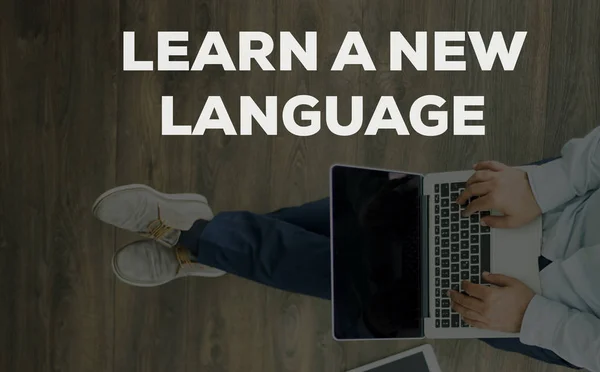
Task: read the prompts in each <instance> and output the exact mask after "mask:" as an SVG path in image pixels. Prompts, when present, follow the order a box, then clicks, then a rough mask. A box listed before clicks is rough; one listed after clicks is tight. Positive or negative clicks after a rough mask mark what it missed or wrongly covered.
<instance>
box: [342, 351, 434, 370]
mask: <svg viewBox="0 0 600 372" xmlns="http://www.w3.org/2000/svg"><path fill="white" fill-rule="evenodd" d="M349 372H441V370H440V366H439V364H438V362H437V359H436V357H435V353H434V352H433V348H432V347H431V345H428V344H425V345H422V346H419V347H416V348H414V349H411V350H408V351H405V352H402V353H400V354H396V355H392V356H390V357H387V358H384V359H381V360H379V361H376V362H373V363H370V364H367V365H364V366H362V367H358V368H355V369H353V370H351V371H349Z"/></svg>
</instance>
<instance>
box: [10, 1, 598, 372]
mask: <svg viewBox="0 0 600 372" xmlns="http://www.w3.org/2000/svg"><path fill="white" fill-rule="evenodd" d="M127 30H134V31H136V33H137V43H138V45H137V46H138V53H140V55H143V56H148V57H150V58H153V57H154V56H155V54H156V52H155V50H156V46H155V45H156V32H157V31H160V30H187V31H190V50H192V51H194V50H197V48H198V47H199V45H200V43H201V41H202V38H203V35H204V34H205V33H206V32H207V31H208V30H218V31H221V33H222V35H224V37H225V39H226V41H227V43H228V45H231V46H233V47H231V49H232V54H234V60H235V58H236V57H235V56H237V52H236V51H235V49H236V48H235V46H236V45H237V44H236V39H237V35H238V34H237V32H238V31H242V30H262V31H266V32H269V33H272V34H273V35H275V34H276V32H278V31H284V30H289V31H292V32H294V33H297V34H299V33H301V32H303V31H305V30H317V31H318V32H319V67H320V71H319V72H306V71H304V70H303V69H300V68H296V69H295V71H294V72H261V71H259V70H254V71H252V72H228V73H224V72H223V71H221V70H219V69H216V68H210V69H208V70H207V71H204V72H188V73H185V72H182V73H168V72H123V71H122V54H121V35H122V34H121V33H122V31H127ZM351 30H360V31H362V34H363V36H364V38H365V40H366V42H367V44H368V46H369V48H371V51H372V52H373V51H375V52H374V53H372V54H373V56H374V59H375V63H376V65H377V67H378V68H379V71H378V72H363V71H360V70H359V69H358V68H347V69H346V70H345V71H344V72H338V73H331V72H327V71H326V70H327V68H328V67H329V66H330V65H331V62H332V61H333V58H334V56H335V52H336V50H337V48H338V47H339V45H340V43H341V41H342V39H343V36H344V35H345V33H346V32H347V31H351ZM392 30H398V31H403V32H405V33H406V34H407V35H409V34H410V33H412V32H414V31H415V30H426V31H430V32H433V31H440V30H463V31H464V30H469V31H470V30H481V31H482V32H483V34H484V36H485V35H487V36H489V35H490V33H491V31H495V30H500V31H506V32H507V33H511V34H512V32H514V31H517V30H526V31H528V32H529V35H528V39H527V41H526V44H525V47H524V50H523V53H522V55H521V58H520V60H519V63H518V65H517V68H516V71H514V72H500V71H497V70H496V71H495V72H481V71H477V70H478V69H476V68H471V67H469V68H470V70H469V72H464V73H444V72H434V71H429V72H416V71H414V69H413V70H411V69H408V70H407V71H404V72H386V69H387V67H388V64H387V61H386V60H387V52H386V51H387V37H388V33H389V31H392ZM599 37H600V2H598V1H596V0H586V1H584V0H554V1H551V0H530V1H527V2H524V1H521V0H488V1H485V2H482V1H476V0H472V1H471V0H455V1H451V0H448V1H437V0H411V1H408V0H405V1H398V0H395V1H391V0H263V1H258V0H248V1H233V0H177V1H168V0H153V1H141V0H104V1H75V0H56V1H54V0H53V1H50V0H29V1H17V0H12V1H11V0H3V1H2V2H1V5H0V42H1V44H0V125H1V127H0V153H1V155H0V180H1V181H0V182H1V188H0V193H1V203H2V204H1V208H0V279H1V280H0V304H1V305H0V370H2V371H7V372H9V371H10V372H12V371H27V372H33V371H62V372H68V371H73V372H84V371H94V372H96V371H102V372H104V371H115V372H121V371H144V372H153V371H156V372H158V371H161V372H162V371H189V372H192V371H211V372H212V371H214V372H242V371H243V372H263V371H274V372H285V371H294V372H295V371H307V372H319V371H342V370H345V369H347V368H351V367H355V366H357V365H360V364H362V363H366V362H369V361H372V360H375V359H377V358H380V357H383V356H386V355H390V354H392V353H394V352H398V351H401V350H405V349H407V348H410V347H412V346H414V345H417V344H421V343H423V342H425V341H414V342H359V343H337V342H333V341H332V338H331V329H330V327H331V325H330V319H329V317H330V305H329V303H327V302H325V301H321V300H315V299H312V298H308V297H304V296H300V295H294V294H290V293H284V292H281V291H278V290H274V289H270V288H266V287H264V286H261V285H258V284H255V283H252V282H249V281H246V280H242V279H239V278H236V277H233V276H225V277H222V278H219V279H216V280H202V279H189V280H188V279H186V280H179V281H176V282H173V283H170V284H168V285H165V286H163V287H161V288H155V289H137V288H132V287H128V286H126V285H124V284H121V283H120V282H118V281H117V280H115V278H114V277H113V274H112V271H111V266H110V262H111V255H112V253H113V251H114V250H115V249H116V248H118V247H119V246H121V245H122V244H124V243H127V242H129V241H131V240H132V239H135V237H134V236H132V235H129V234H127V233H123V232H120V231H115V230H114V229H112V228H110V227H109V226H106V225H103V224H101V223H100V222H98V221H97V220H95V219H94V218H93V216H92V215H91V212H90V208H91V204H92V202H93V201H94V199H95V198H96V197H97V196H98V195H99V194H100V193H101V192H103V191H104V190H106V189H108V188H110V187H113V186H115V185H120V184H126V183H132V182H137V183H148V184H150V185H152V186H154V187H157V188H159V189H161V190H165V191H167V192H181V191H186V192H200V193H203V194H204V195H206V196H207V197H208V198H209V199H210V201H211V203H212V205H213V206H214V209H215V210H216V211H223V210H231V209H250V210H253V211H258V212H262V211H268V210H270V209H274V208H277V207H280V206H286V205H291V204H296V203H302V202H305V201H309V200H312V199H315V198H319V197H322V196H325V195H326V194H327V184H328V178H327V170H328V167H329V165H330V164H331V163H333V162H344V163H356V164H364V165H373V166H383V167H389V168H398V169H408V170H412V171H420V172H429V171H442V170H451V169H452V170H454V169H460V168H464V167H468V166H470V165H471V164H472V163H473V162H474V161H476V160H480V159H487V158H494V159H498V160H501V161H505V162H509V163H511V164H519V163H525V162H530V161H534V160H537V159H540V158H543V157H548V156H553V155H556V154H557V152H558V151H559V149H560V147H561V145H562V144H563V143H564V142H565V141H566V140H567V139H569V138H571V137H573V136H579V135H583V134H585V133H586V132H587V131H589V130H590V129H591V128H592V127H594V126H596V125H597V123H599V122H600V105H598V102H599V101H600V41H599V40H600V38H599ZM475 61H476V60H475V59H474V55H473V53H472V51H471V50H467V63H468V64H469V65H470V66H476V65H474V63H475ZM303 93H305V94H311V95H314V96H315V97H317V98H319V99H321V100H324V97H325V96H326V95H337V96H339V97H340V102H344V100H345V101H346V103H342V104H341V105H343V106H345V107H346V108H348V102H349V97H350V96H351V95H363V96H365V97H366V98H365V111H366V112H372V110H373V109H374V106H375V104H376V101H377V99H378V97H379V96H381V95H393V96H395V97H396V98H397V99H398V100H399V101H400V102H401V104H402V107H401V109H402V110H404V111H403V112H406V109H407V108H408V107H409V106H410V104H411V103H412V102H413V101H414V100H415V99H416V98H417V97H419V96H422V95H424V94H439V95H441V96H442V97H445V98H446V99H450V97H451V96H455V95H485V96H486V108H485V124H486V127H487V131H488V134H487V135H486V136H485V137H452V136H451V135H449V134H448V135H443V136H441V137H433V138H427V137H422V136H418V135H416V134H413V135H411V136H408V137H400V136H397V135H395V134H393V133H390V132H389V131H388V132H387V133H386V132H381V133H380V134H379V135H378V136H376V137H365V136H363V135H356V136H352V137H347V138H341V137H334V136H333V135H331V134H330V133H329V132H328V131H326V130H323V131H321V132H320V133H319V134H318V135H316V136H313V137H307V138H299V137H294V136H292V135H290V134H288V133H287V132H286V131H284V130H282V131H281V134H280V135H278V136H276V137H268V136H266V135H264V134H260V133H259V134H256V135H253V136H252V137H242V136H239V137H237V136H235V137H231V136H230V137H226V136H224V135H222V134H220V133H212V132H209V133H208V134H207V135H205V136H203V137H193V138H192V137H161V135H160V126H161V105H160V97H161V96H162V95H173V96H174V97H175V98H174V99H175V113H176V114H175V119H176V121H177V122H181V123H183V122H187V123H194V122H195V120H196V119H197V116H198V114H199V113H200V109H201V107H202V105H203V102H204V100H205V99H206V97H207V96H208V95H221V96H222V97H223V99H224V100H225V103H226V105H227V106H228V110H229V113H230V115H231V116H232V117H233V118H235V117H237V115H238V114H239V107H238V99H239V98H238V97H239V96H240V95H252V96H253V97H256V98H257V99H258V98H260V97H264V96H266V95H278V96H279V97H280V100H281V101H284V100H287V99H288V98H289V97H291V96H293V95H297V94H303ZM320 107H321V108H322V106H320ZM340 111H341V117H342V118H343V119H348V118H349V110H348V109H347V110H344V109H340ZM234 121H236V122H237V120H234ZM432 344H433V345H434V347H435V350H436V352H437V355H438V357H439V360H440V363H441V365H442V369H443V370H444V371H446V372H449V371H460V372H464V371H466V372H468V371H490V372H491V371H513V372H519V371H540V372H541V371H546V372H549V371H559V370H561V369H559V368H554V367H550V366H547V365H544V364H541V363H538V362H536V361H534V360H531V359H527V358H525V357H522V356H518V355H514V354H509V353H505V352H500V351H495V350H493V349H491V348H489V347H487V346H486V345H484V344H483V343H481V342H479V341H477V340H468V341H432Z"/></svg>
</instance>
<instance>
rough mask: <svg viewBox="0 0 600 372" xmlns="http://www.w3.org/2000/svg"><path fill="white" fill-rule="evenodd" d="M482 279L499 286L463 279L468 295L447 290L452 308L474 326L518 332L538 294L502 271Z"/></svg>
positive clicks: (486, 275) (463, 286)
mask: <svg viewBox="0 0 600 372" xmlns="http://www.w3.org/2000/svg"><path fill="white" fill-rule="evenodd" d="M483 278H484V279H485V280H486V281H487V282H489V283H492V284H495V285H498V287H488V286H484V285H480V284H473V283H471V282H468V281H465V282H463V285H462V288H463V290H464V291H465V292H467V293H468V294H469V295H468V296H467V295H464V294H461V293H459V292H456V291H452V290H450V291H448V295H449V297H450V299H451V300H452V309H454V311H456V312H457V313H459V314H460V315H461V316H462V317H463V319H464V321H465V322H466V323H467V324H469V325H470V326H472V327H476V328H483V329H489V330H493V331H501V332H508V333H517V332H519V331H520V330H521V324H522V323H523V316H524V315H525V310H527V306H529V303H530V302H531V300H532V299H533V296H535V293H534V292H533V291H532V290H531V289H529V287H527V286H526V285H525V284H523V283H522V282H521V281H519V280H517V279H515V278H511V277H509V276H505V275H501V274H489V273H484V274H483Z"/></svg>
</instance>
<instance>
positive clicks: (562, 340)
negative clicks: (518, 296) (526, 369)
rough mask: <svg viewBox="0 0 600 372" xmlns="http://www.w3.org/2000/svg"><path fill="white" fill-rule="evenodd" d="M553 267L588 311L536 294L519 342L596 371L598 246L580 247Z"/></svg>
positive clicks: (599, 351) (599, 343)
mask: <svg viewBox="0 0 600 372" xmlns="http://www.w3.org/2000/svg"><path fill="white" fill-rule="evenodd" d="M553 265H560V266H559V267H557V268H556V269H557V270H560V271H561V272H562V273H563V275H564V277H563V279H562V280H564V281H565V284H566V285H568V286H570V287H571V288H572V289H573V290H574V291H575V292H576V293H577V295H578V296H579V297H580V298H581V299H582V300H583V301H582V303H585V304H587V306H589V307H590V310H589V312H587V311H586V312H584V311H579V310H575V309H572V308H569V307H568V306H566V305H564V304H562V303H560V302H556V301H552V300H549V299H547V298H545V297H543V296H540V295H536V296H535V297H534V298H533V300H532V301H531V302H530V303H529V306H528V307H527V310H526V311H525V316H524V318H523V324H522V326H521V334H520V338H521V342H523V343H524V344H528V345H535V346H539V347H542V348H545V349H549V350H552V351H554V352H555V353H556V354H557V355H559V356H560V357H562V358H563V359H565V360H567V361H568V362H569V363H571V364H574V365H576V366H578V367H583V368H587V369H589V370H591V371H598V372H600V319H599V318H598V317H597V314H598V312H599V311H600V292H598V289H597V288H598V287H597V283H598V282H599V281H600V272H599V271H598V268H599V267H600V245H595V246H589V247H585V248H582V249H580V250H578V251H577V252H576V253H575V254H573V255H572V256H571V257H569V258H568V259H566V260H564V261H560V262H555V263H554V264H553ZM594 312H595V314H596V315H594Z"/></svg>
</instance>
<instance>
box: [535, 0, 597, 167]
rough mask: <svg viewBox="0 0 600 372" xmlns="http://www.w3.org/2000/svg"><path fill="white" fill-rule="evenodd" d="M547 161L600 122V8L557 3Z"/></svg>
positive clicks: (589, 4)
mask: <svg viewBox="0 0 600 372" xmlns="http://www.w3.org/2000/svg"><path fill="white" fill-rule="evenodd" d="M553 14H554V16H553V20H552V52H551V54H550V71H549V76H550V80H549V86H548V115H547V118H546V132H545V136H544V156H546V157H554V156H557V155H559V153H560V149H561V148H562V146H563V145H564V144H565V141H567V140H569V139H571V138H575V137H582V136H584V135H585V134H587V133H588V132H589V131H590V130H592V129H593V128H595V127H597V126H598V123H599V122H600V108H599V107H598V104H597V102H598V100H599V99H600V88H599V86H600V69H598V65H599V64H600V43H599V42H598V40H599V37H600V29H599V28H598V24H599V21H600V3H598V2H597V1H583V2H576V1H555V2H554V11H553Z"/></svg>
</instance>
